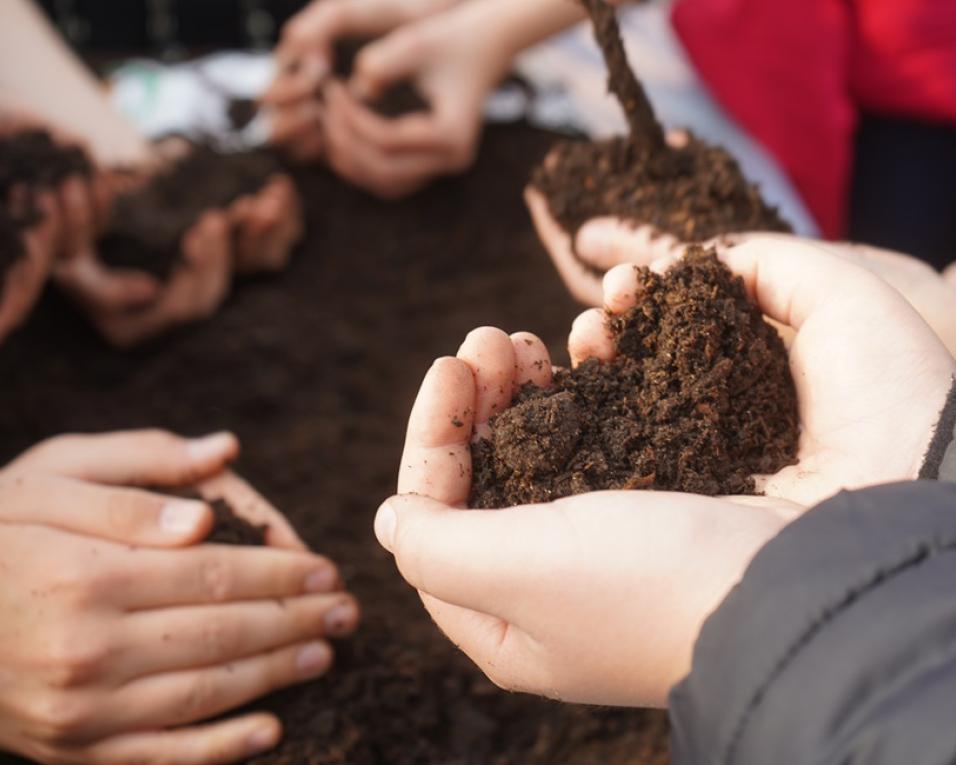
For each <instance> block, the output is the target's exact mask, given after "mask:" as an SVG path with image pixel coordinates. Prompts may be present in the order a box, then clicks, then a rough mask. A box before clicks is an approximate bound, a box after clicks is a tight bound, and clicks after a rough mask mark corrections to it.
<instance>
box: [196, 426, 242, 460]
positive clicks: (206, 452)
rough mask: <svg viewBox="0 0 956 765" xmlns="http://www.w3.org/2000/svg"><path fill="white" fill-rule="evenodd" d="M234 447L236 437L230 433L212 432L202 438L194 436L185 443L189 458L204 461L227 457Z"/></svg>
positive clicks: (230, 454)
mask: <svg viewBox="0 0 956 765" xmlns="http://www.w3.org/2000/svg"><path fill="white" fill-rule="evenodd" d="M235 448H236V437H235V436H234V435H232V433H225V432H223V433H213V434H212V435H210V436H204V437H203V438H194V439H192V440H191V441H189V443H188V444H186V450H187V452H188V453H189V456H190V458H192V459H194V460H196V461H199V462H204V461H206V460H213V459H228V458H229V457H231V456H232V454H233V452H234V450H235Z"/></svg>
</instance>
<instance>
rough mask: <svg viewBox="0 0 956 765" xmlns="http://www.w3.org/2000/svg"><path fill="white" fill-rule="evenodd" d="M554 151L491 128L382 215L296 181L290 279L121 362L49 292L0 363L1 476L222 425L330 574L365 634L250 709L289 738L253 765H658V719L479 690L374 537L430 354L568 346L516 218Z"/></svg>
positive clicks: (545, 277) (515, 132)
mask: <svg viewBox="0 0 956 765" xmlns="http://www.w3.org/2000/svg"><path fill="white" fill-rule="evenodd" d="M551 140H552V137H551V136H550V135H546V134H542V133H538V132H535V131H532V130H530V129H527V128H524V127H510V128H490V129H489V130H488V131H487V135H486V138H485V142H484V146H483V149H482V152H481V154H480V158H479V160H478V163H477V166H476V167H475V169H474V170H473V171H472V172H471V173H469V174H468V175H466V176H463V177H461V178H457V179H453V180H449V181H445V182H442V183H440V184H438V185H436V186H434V187H433V188H432V189H430V190H429V191H427V192H425V193H424V194H422V195H420V196H419V197H417V198H415V199H413V200H411V201H408V202H405V203H400V204H393V205H386V204H383V203H379V202H376V201H374V200H371V199H369V198H368V197H366V196H364V195H362V194H360V193H359V192H356V191H352V190H349V189H346V188H344V187H343V186H342V185H341V184H339V183H338V182H335V181H333V180H331V179H330V178H329V177H328V176H326V175H324V174H320V173H312V174H309V175H307V176H304V177H303V178H302V179H301V190H302V192H303V195H304V202H305V206H306V210H307V215H308V220H309V225H310V231H309V234H308V236H307V239H306V242H305V243H304V245H303V246H302V248H301V251H300V252H299V253H298V255H297V257H296V259H295V260H294V262H293V264H292V266H291V267H290V269H289V270H288V271H287V272H285V273H284V274H281V275H279V276H277V277H270V278H268V279H264V280H261V281H251V282H246V283H244V284H242V285H241V286H240V287H239V288H238V289H237V291H236V293H235V294H234V295H233V297H232V298H230V301H229V302H228V304H227V305H226V306H225V308H224V309H223V310H222V312H221V313H220V314H219V315H218V316H216V317H215V318H214V319H212V320H211V321H210V322H208V323H206V324H203V325H199V326H197V327H195V328H191V329H187V330H184V331H183V332H181V333H179V334H178V335H176V336H174V337H171V338H168V339H167V340H164V341H162V342H160V343H159V344H158V345H154V346H152V347H150V348H147V349H144V350H142V351H137V352H135V353H129V354H123V353H119V352H115V351H111V350H109V349H107V348H105V347H104V346H103V345H102V344H101V343H100V341H99V340H97V338H96V337H95V335H94V334H93V333H92V332H91V331H89V330H88V329H87V328H86V327H85V324H84V323H83V321H82V320H80V319H79V318H78V317H77V316H76V314H75V313H74V312H73V310H72V309H71V308H70V307H69V306H68V305H67V304H66V303H65V302H64V301H61V300H59V299H56V298H55V297H54V296H52V295H51V296H48V297H47V298H46V299H45V300H44V302H43V303H42V304H41V306H40V308H39V310H38V313H37V315H36V316H35V317H34V318H33V319H32V320H31V322H30V324H29V325H28V326H27V328H26V329H25V330H24V331H22V332H20V333H19V334H17V335H16V336H14V337H13V338H12V339H11V341H10V342H9V343H8V345H7V346H4V347H3V348H0V391H2V397H3V402H4V406H3V407H0V461H2V462H5V461H6V460H8V459H10V458H11V457H13V456H14V455H16V454H17V453H19V452H20V451H22V450H23V449H25V448H26V447H28V446H29V445H30V444H32V443H35V442H36V441H37V440H39V439H41V438H43V437H45V436H50V435H53V434H56V433H59V432H63V431H68V430H79V431H101V430H108V429H111V428H129V427H139V426H163V427H168V428H172V429H174V430H177V431H180V432H183V433H185V434H187V435H196V434H200V433H205V432H209V431H213V430H217V429H220V428H224V427H227V428H232V429H233V430H235V431H236V432H237V433H238V435H239V436H240V438H241V439H242V442H243V455H242V458H241V459H240V462H239V465H238V468H239V470H240V472H241V473H243V474H244V476H245V477H246V478H248V479H249V480H251V481H252V482H253V483H254V484H255V485H256V486H257V487H258V488H259V489H260V490H261V491H263V493H264V494H265V495H266V496H268V497H269V498H270V499H271V500H272V501H273V502H274V503H275V504H276V505H277V506H279V507H280V508H282V509H283V510H284V511H286V512H287V513H288V514H289V516H290V517H291V518H292V520H293V522H294V523H295V525H296V526H297V527H298V529H299V530H300V532H301V533H302V534H303V536H304V537H305V538H306V539H307V540H308V541H309V543H310V544H311V545H313V546H314V547H315V548H316V549H318V550H320V551H322V552H323V553H326V554H329V555H331V556H332V557H334V558H336V559H337V560H338V561H339V562H340V563H341V566H342V570H343V574H344V575H345V577H346V579H347V580H348V584H349V586H350V588H351V589H352V590H353V591H354V592H355V593H356V594H357V595H358V597H359V598H360V599H361V600H362V603H363V608H364V613H365V620H364V624H363V627H362V629H361V631H360V633H359V635H358V636H357V637H356V638H354V639H353V640H350V641H346V642H344V643H342V644H340V645H339V646H338V663H337V668H336V670H335V671H334V672H333V673H332V674H331V675H330V676H329V677H328V678H326V679H323V680H321V681H319V682H316V683H312V684H309V685H307V686H303V687H300V688H296V689H292V690H289V691H286V692H282V693H279V694H277V695H275V696H274V697H272V698H270V699H268V700H266V701H264V702H263V703H262V704H261V706H264V707H267V708H270V709H273V710H276V711H277V712H278V713H279V714H280V716H281V717H282V718H283V720H284V721H285V724H286V731H287V735H286V739H285V741H284V743H283V744H282V745H281V747H280V748H279V750H278V751H277V752H275V753H272V754H269V755H266V756H263V757H259V758H257V759H256V760H255V763H257V765H280V763H281V764H283V765H293V764H294V765H330V764H333V765H334V764H336V763H350V764H351V765H365V764H367V763H387V765H403V764H410V763H429V764H434V763H442V764H443V765H444V764H450V763H456V764H458V765H472V764H473V763H474V765H489V764H490V765H495V764H496V763H500V764H505V763H520V764H521V765H526V764H531V765H534V764H536V763H540V764H541V765H544V764H547V765H553V764H555V763H562V765H565V764H570V765H593V764H594V763H602V764H603V763H607V764H608V765H618V764H620V763H627V764H628V765H631V764H634V765H637V764H638V763H641V764H650V765H654V764H656V763H662V762H666V761H667V756H666V722H665V719H664V717H663V715H661V714H659V713H648V712H640V711H622V710H596V709H590V708H585V707H581V706H565V705H561V704H558V703H554V702H548V701H544V700H540V699H535V698H532V697H528V696H523V695H514V694H507V693H504V692H501V691H498V690H497V689H495V688H494V687H493V686H492V685H491V684H490V683H489V682H488V681H487V680H485V679H484V678H483V676H482V675H481V674H480V673H479V672H478V671H477V670H475V669H474V667H473V666H472V665H471V664H470V662H468V660H467V659H465V658H464V657H463V656H462V655H460V654H459V653H458V652H457V651H456V649H455V648H454V647H453V646H452V645H451V643H449V642H448V641H447V640H445V638H443V637H442V636H441V634H440V633H439V632H438V630H437V629H436V628H435V627H434V625H433V624H432V623H431V622H430V620H429V619H428V617H427V615H426V614H425V612H424V610H423V609H422V606H421V603H420V602H419V600H418V598H417V596H416V595H415V593H414V592H412V591H411V590H410V589H409V588H408V587H407V585H405V583H404V582H403V581H402V580H401V578H400V577H399V575H398V574H397V572H396V571H395V568H394V564H393V561H392V559H391V558H390V556H388V555H387V554H386V553H384V552H383V551H382V550H381V549H380V548H379V547H378V545H377V544H376V542H375V540H374V538H373V535H372V532H371V526H372V519H373V516H374V513H375V510H376V508H377V507H378V504H379V502H380V501H381V500H382V498H383V497H385V496H387V495H388V494H390V493H391V492H392V491H394V487H395V479H396V471H397V468H398V461H399V457H400V453H401V448H402V440H403V437H404V430H405V424H406V419H407V416H408V413H409V411H410V409H411V405H412V401H413V399H414V396H415V392H416V390H417V387H418V385H419V383H420V382H421V378H422V376H423V375H424V373H425V370H426V369H427V368H428V365H429V364H430V363H431V361H432V360H433V359H434V358H435V357H437V356H439V355H443V354H447V353H453V352H454V351H455V350H456V349H457V347H458V345H459V343H460V342H461V340H462V339H463V338H464V336H465V334H466V333H467V332H468V331H469V330H471V329H473V328H474V327H477V326H480V325H483V324H492V325H498V326H501V327H502V328H504V329H506V330H508V331H514V330H518V329H527V330H530V331H532V332H535V333H537V334H539V335H540V336H541V337H542V339H544V341H545V342H547V343H548V345H549V346H550V347H552V348H559V347H561V346H562V345H563V343H564V340H565V339H566V337H567V329H568V326H569V325H570V321H571V319H572V318H573V317H574V316H575V315H576V314H577V312H578V309H577V308H576V307H575V306H574V305H573V304H572V303H571V301H570V300H569V299H568V298H567V296H566V294H565V292H564V289H563V287H562V286H561V284H560V282H559V280H558V277H557V276H556V275H555V273H554V272H553V269H552V267H551V265H550V263H549V261H548V259H547V257H546V255H545V253H544V252H543V250H542V249H541V247H540V245H539V244H538V242H537V240H536V239H535V236H534V233H533V231H532V228H531V225H530V222H529V220H528V216H527V213H526V212H525V209H524V206H523V204H522V201H521V189H522V186H523V184H524V182H525V180H526V179H527V177H528V174H529V172H530V169H531V166H532V164H533V163H534V162H536V161H537V160H538V159H540V158H541V157H542V155H543V153H544V152H545V151H546V149H547V147H548V145H549V144H550V143H551ZM38 554H41V553H40V552H39V551H38ZM0 762H2V763H4V765H9V764H10V763H13V762H17V760H15V759H14V758H11V757H6V758H5V757H4V756H3V755H0Z"/></svg>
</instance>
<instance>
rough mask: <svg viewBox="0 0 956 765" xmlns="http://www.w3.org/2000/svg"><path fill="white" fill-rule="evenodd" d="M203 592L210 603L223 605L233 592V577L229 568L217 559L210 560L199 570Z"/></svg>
mask: <svg viewBox="0 0 956 765" xmlns="http://www.w3.org/2000/svg"><path fill="white" fill-rule="evenodd" d="M200 581H201V582H202V587H203V591H204V592H205V593H206V596H207V597H208V598H209V600H210V601H212V602H214V603H225V602H226V601H229V600H231V599H232V596H233V593H234V592H235V588H236V582H235V577H234V575H233V573H232V571H231V570H230V569H229V567H228V566H227V565H226V564H225V563H223V562H222V561H221V560H219V559H218V558H210V559H208V560H206V561H204V562H203V564H202V566H201V568H200Z"/></svg>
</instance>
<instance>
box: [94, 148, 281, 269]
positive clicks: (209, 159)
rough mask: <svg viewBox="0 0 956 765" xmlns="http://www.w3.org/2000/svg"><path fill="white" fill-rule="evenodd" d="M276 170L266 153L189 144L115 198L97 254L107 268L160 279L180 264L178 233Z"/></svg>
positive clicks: (252, 189)
mask: <svg viewBox="0 0 956 765" xmlns="http://www.w3.org/2000/svg"><path fill="white" fill-rule="evenodd" d="M277 172H282V166H281V165H280V163H279V162H278V160H277V159H276V158H275V157H274V156H273V155H271V154H270V153H268V152H265V151H262V152H250V153H243V154H223V153H220V152H217V151H215V150H214V149H212V148H210V147H208V146H203V145H199V144H197V145H194V146H193V147H191V149H190V150H189V152H188V153H187V154H186V155H185V156H184V157H183V158H181V159H179V160H177V161H175V162H173V163H172V164H171V165H170V166H169V167H168V168H166V169H164V170H162V171H160V172H159V173H157V174H156V175H155V176H154V177H153V178H151V179H149V180H148V181H147V182H146V183H145V184H144V185H143V186H142V187H140V188H138V189H136V190H134V191H131V192H129V193H127V194H124V195H122V196H119V197H117V199H116V202H115V204H114V208H113V215H112V219H111V222H110V227H109V230H108V231H107V233H106V235H105V236H104V237H103V239H102V240H101V241H100V243H99V245H98V247H99V250H98V251H99V256H100V258H101V260H102V261H103V262H104V263H105V264H106V265H108V266H110V267H112V268H131V269H136V270H139V271H146V272H148V273H150V274H153V275H154V276H156V277H157V278H159V279H160V280H165V279H167V278H168V277H169V274H170V273H171V271H172V270H173V269H174V268H175V267H176V266H177V265H179V264H181V263H182V262H183V261H182V238H183V235H184V234H185V233H186V231H188V230H189V228H190V227H191V226H192V225H193V224H194V223H195V222H196V221H197V220H198V219H199V217H200V216H201V215H202V214H203V213H204V212H206V211H208V210H212V209H215V208H224V207H226V206H228V205H229V204H230V203H232V202H233V201H234V200H236V199H237V198H239V197H240V196H242V195H244V194H254V193H256V192H257V191H259V189H261V188H262V187H263V186H264V185H265V183H266V182H267V180H268V178H269V176H270V175H272V174H273V173H277Z"/></svg>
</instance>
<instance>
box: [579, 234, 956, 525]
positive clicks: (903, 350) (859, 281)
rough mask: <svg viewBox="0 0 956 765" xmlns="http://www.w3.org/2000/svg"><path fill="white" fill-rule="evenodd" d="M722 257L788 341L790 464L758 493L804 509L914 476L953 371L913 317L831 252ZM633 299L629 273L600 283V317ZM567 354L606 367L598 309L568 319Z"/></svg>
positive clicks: (776, 246) (755, 243)
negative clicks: (793, 403)
mask: <svg viewBox="0 0 956 765" xmlns="http://www.w3.org/2000/svg"><path fill="white" fill-rule="evenodd" d="M720 257H721V259H722V260H723V261H724V263H725V264H726V265H727V266H728V267H729V268H730V270H731V271H733V272H734V273H735V274H736V275H738V276H740V277H741V278H742V279H743V282H744V286H745V287H746V289H747V291H748V293H749V294H750V296H751V297H752V298H753V299H754V300H755V301H756V302H757V304H758V305H759V306H760V308H761V310H762V311H763V312H764V313H765V314H766V315H767V316H768V317H769V318H770V319H772V320H774V321H776V322H778V323H779V324H781V325H783V326H784V327H785V328H787V329H788V330H789V331H790V332H791V333H793V334H792V337H791V338H790V340H789V352H790V369H791V371H792V373H793V378H794V382H795V384H796V389H797V398H798V401H799V414H800V426H801V434H800V445H799V450H798V455H797V457H798V463H797V464H796V465H792V466H789V467H785V468H783V469H782V470H781V471H780V472H778V473H776V474H775V475H772V476H763V477H758V481H757V488H758V490H761V491H764V492H765V493H766V494H768V495H770V496H776V497H782V498H785V499H788V500H791V501H794V502H797V503H799V504H802V505H806V506H810V505H813V504H816V503H817V502H819V501H821V500H823V499H825V498H827V497H829V496H831V495H833V494H834V493H836V492H837V491H839V490H840V489H851V488H859V487H863V486H868V485H872V484H877V483H885V482H890V481H899V480H911V479H914V478H916V477H917V475H918V473H919V469H920V466H921V464H922V461H923V457H924V455H925V453H926V450H927V448H928V446H929V442H930V439H931V437H932V433H933V429H934V427H935V425H936V422H937V421H938V419H939V414H940V410H941V409H942V407H943V403H944V401H945V399H946V394H947V392H948V390H949V387H950V385H951V381H952V377H953V375H954V373H956V362H954V360H953V357H952V355H951V354H950V353H949V352H948V351H947V349H946V348H945V346H944V345H943V344H942V342H941V341H940V339H939V338H938V337H937V336H936V334H935V333H934V332H933V330H932V329H931V328H930V327H929V326H928V325H927V324H926V322H925V321H924V320H923V319H922V318H921V317H920V316H919V314H918V313H917V312H916V311H915V310H914V309H913V307H912V306H910V304H909V303H908V302H907V301H906V300H905V299H904V298H903V297H902V295H901V294H900V293H899V292H898V291H897V290H895V289H893V288H892V287H890V286H889V285H888V284H887V283H886V282H885V281H884V280H883V279H881V278H880V277H879V276H877V275H876V273H874V271H873V270H872V269H871V268H869V267H867V266H865V265H863V264H862V263H861V262H860V259H859V258H858V257H857V256H852V257H849V256H847V255H846V254H845V252H844V251H841V250H834V249H833V248H831V247H830V246H821V245H817V244H814V243H810V242H805V241H801V240H798V239H795V238H793V237H778V236H758V237H754V238H752V239H751V240H748V241H746V242H745V243H744V244H742V245H740V246H736V247H730V248H728V249H726V250H725V251H724V252H722V253H721V255H720ZM675 259H676V258H675V256H671V257H666V258H664V259H663V260H659V261H657V262H655V263H653V264H652V268H653V269H655V270H665V269H666V268H667V267H668V266H669V264H670V263H672V262H673V261H674V260H675ZM639 301H640V295H639V294H637V275H636V271H635V269H634V267H633V266H626V265H622V266H617V267H615V268H613V269H612V270H610V271H609V272H608V273H607V275H606V276H605V277H604V289H603V302H604V306H605V309H606V310H607V311H609V312H610V313H612V314H617V313H623V312H625V311H627V310H628V309H629V308H631V307H632V306H634V305H636V304H637V303H639ZM568 349H569V352H570V355H571V358H572V361H573V362H574V363H577V362H580V361H582V360H583V359H585V358H588V357H596V358H599V359H609V358H612V357H613V355H614V354H615V349H614V345H613V340H612V338H611V336H610V335H609V333H608V330H607V328H606V320H605V314H604V313H603V312H602V311H601V310H599V309H591V310H590V311H587V312H585V313H584V314H582V315H581V316H580V317H578V319H577V320H576V321H575V323H574V326H573V328H572V331H571V337H570V339H569V343H568Z"/></svg>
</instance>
